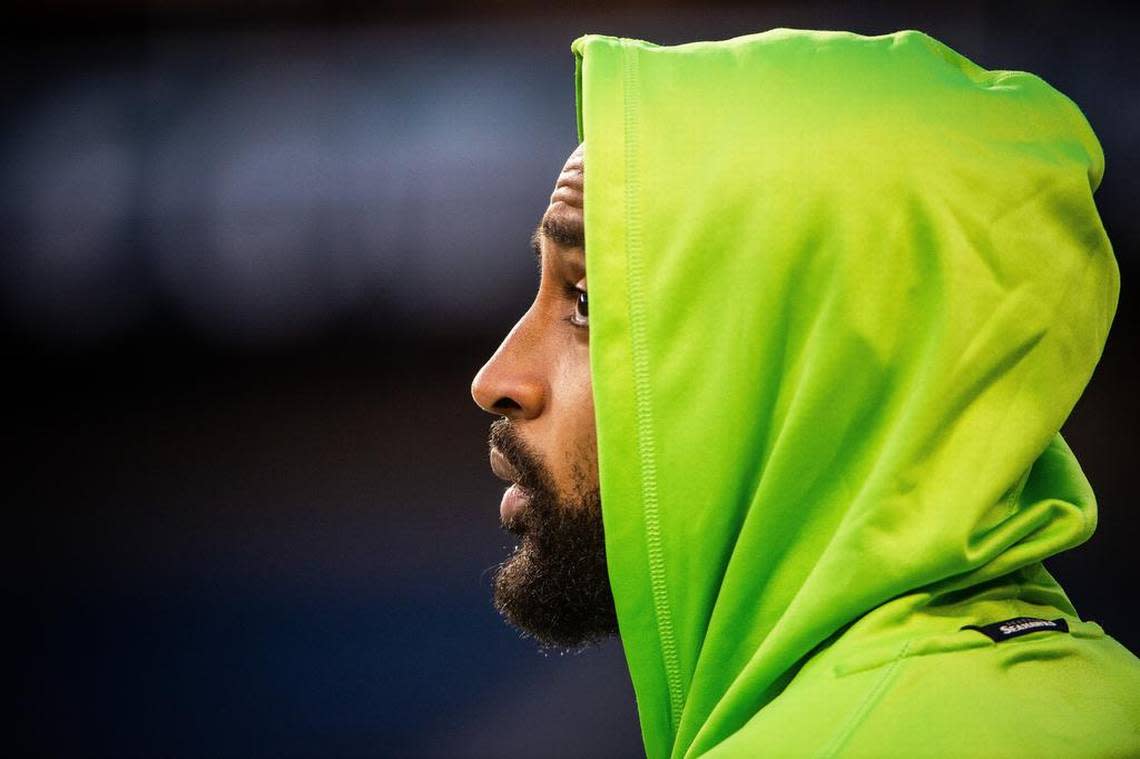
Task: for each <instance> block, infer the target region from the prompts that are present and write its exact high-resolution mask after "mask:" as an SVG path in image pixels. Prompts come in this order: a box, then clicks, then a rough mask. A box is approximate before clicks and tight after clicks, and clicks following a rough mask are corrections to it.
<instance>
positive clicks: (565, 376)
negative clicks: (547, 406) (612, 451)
mask: <svg viewBox="0 0 1140 759" xmlns="http://www.w3.org/2000/svg"><path fill="white" fill-rule="evenodd" d="M559 364H560V365H559V372H558V385H557V388H556V389H554V392H555V393H557V394H558V395H559V396H560V401H559V403H558V404H557V405H558V416H559V422H558V428H559V429H558V437H559V438H560V440H559V446H558V447H559V448H560V449H561V450H562V451H565V455H564V457H563V461H564V462H565V465H566V466H565V470H564V471H562V472H559V479H560V480H562V482H563V483H566V482H567V481H568V478H571V477H573V478H574V479H576V480H581V479H582V477H583V475H587V476H588V477H587V479H588V480H589V481H590V482H588V483H587V484H592V481H594V480H596V476H597V475H596V472H597V463H596V461H597V433H596V430H595V427H594V393H593V387H592V384H591V381H590V359H589V351H588V346H587V345H586V344H585V341H583V342H582V344H581V345H575V346H573V347H570V346H567V349H566V351H565V352H564V353H563V354H562V360H561V361H560V362H559ZM558 465H559V468H562V466H563V462H558ZM575 470H576V471H575ZM579 484H581V483H579Z"/></svg>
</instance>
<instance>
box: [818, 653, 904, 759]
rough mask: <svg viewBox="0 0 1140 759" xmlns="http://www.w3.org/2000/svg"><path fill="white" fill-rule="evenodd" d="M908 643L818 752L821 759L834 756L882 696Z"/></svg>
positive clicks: (897, 667)
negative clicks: (833, 735)
mask: <svg viewBox="0 0 1140 759" xmlns="http://www.w3.org/2000/svg"><path fill="white" fill-rule="evenodd" d="M910 644H911V641H909V640H908V641H907V642H906V643H905V644H904V645H903V647H902V648H901V649H899V652H898V653H897V654H896V655H895V658H894V661H892V662H891V664H890V666H889V667H887V669H886V671H885V672H883V674H882V676H881V677H880V678H879V679H878V680H877V681H876V682H875V685H874V686H873V687H872V688H871V690H870V691H868V692H867V696H866V697H865V698H864V699H863V702H862V703H861V704H859V708H857V709H856V710H855V711H854V712H853V713H852V714H851V717H850V718H849V719H848V720H847V722H846V724H844V726H843V728H842V729H841V730H840V731H839V733H837V734H836V736H835V738H833V739H832V741H831V743H830V744H828V746H827V748H825V749H824V750H823V752H822V753H821V754H820V757H821V759H827V758H828V757H833V756H835V755H836V754H837V752H838V751H839V750H840V749H841V748H843V746H844V745H845V744H846V743H847V742H848V741H849V740H850V739H851V736H852V735H853V734H854V732H855V729H856V728H857V727H858V726H859V725H860V723H862V721H863V718H864V717H866V716H867V713H868V712H870V711H871V709H872V708H873V707H874V706H875V705H876V704H877V703H878V702H879V699H880V698H881V697H882V695H883V692H884V691H885V690H886V689H887V685H889V684H890V682H891V681H892V680H894V676H895V673H896V672H897V671H898V669H899V666H900V665H901V664H902V662H903V660H905V659H906V658H907V652H908V651H909V650H910Z"/></svg>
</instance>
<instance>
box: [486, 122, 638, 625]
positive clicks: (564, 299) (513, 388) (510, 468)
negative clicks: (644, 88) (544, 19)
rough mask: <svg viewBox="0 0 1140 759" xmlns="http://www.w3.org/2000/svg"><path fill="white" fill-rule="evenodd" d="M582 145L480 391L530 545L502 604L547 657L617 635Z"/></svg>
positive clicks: (499, 599)
mask: <svg viewBox="0 0 1140 759" xmlns="http://www.w3.org/2000/svg"><path fill="white" fill-rule="evenodd" d="M583 229H584V216H583V146H581V145H579V146H578V148H577V149H576V150H575V151H574V152H573V153H572V154H571V155H570V157H569V158H568V159H567V161H566V164H565V166H564V167H563V169H562V172H561V173H560V175H559V177H558V180H557V182H556V184H555V188H554V192H553V193H552V194H551V196H550V204H549V206H548V207H547V209H546V212H545V213H544V214H543V216H542V220H541V222H540V223H539V225H538V229H537V230H536V231H535V234H534V238H533V241H532V242H533V243H534V248H535V253H536V255H538V257H539V261H540V266H541V272H542V273H541V279H540V281H539V286H538V293H537V295H536V296H535V299H534V302H533V303H532V304H531V306H530V308H529V309H528V310H527V311H526V313H525V314H523V316H522V318H521V319H519V321H518V323H517V324H515V326H514V327H513V328H512V329H511V331H510V332H509V333H508V334H507V336H506V338H505V339H504V340H503V342H502V344H501V345H500V346H499V348H498V350H496V351H495V353H494V355H492V356H491V358H490V359H489V360H488V361H487V363H486V364H485V365H484V366H483V368H482V369H480V370H479V373H478V374H477V375H476V376H475V379H474V381H473V382H472V384H471V395H472V397H473V398H474V399H475V402H476V403H477V404H478V405H479V407H480V408H482V409H483V410H484V411H487V412H488V413H490V414H493V415H495V416H498V417H500V418H499V419H498V420H497V421H496V422H495V423H494V424H492V426H491V434H490V441H489V442H490V445H491V464H492V469H493V470H494V471H495V473H496V474H497V475H498V476H500V477H501V478H502V479H504V480H506V481H508V482H511V483H512V488H510V489H509V490H511V491H515V495H514V496H508V498H506V499H505V500H504V503H503V505H502V509H501V518H502V520H503V526H504V527H506V528H507V529H508V530H510V531H511V532H513V533H515V534H516V535H518V536H519V537H520V538H521V539H522V541H521V543H520V545H519V546H518V547H517V548H516V549H515V552H514V553H513V554H511V556H510V557H508V559H507V560H506V561H505V562H504V563H503V564H502V565H501V566H500V567H499V568H498V570H497V571H496V574H495V590H494V596H495V605H496V607H497V608H498V609H499V611H500V612H501V613H502V614H503V615H504V616H505V617H506V619H507V620H508V621H509V622H510V623H511V624H513V625H515V626H516V627H518V628H519V629H520V630H522V631H523V632H524V633H526V634H528V635H532V636H533V637H535V638H536V639H537V640H538V641H539V642H540V643H541V644H543V645H544V646H549V647H559V648H574V647H577V646H580V645H583V644H586V643H590V642H593V641H596V640H599V639H601V638H604V637H606V636H608V635H610V634H613V633H614V632H616V630H617V621H616V617H615V614H614V608H613V597H612V595H611V592H610V586H609V578H608V575H607V572H606V560H605V544H604V535H603V532H602V516H601V499H600V492H599V487H598V459H597V436H596V431H595V426H594V399H593V389H592V385H591V379H590V353H589V305H588V300H587V295H586V251H585V244H584V235H583Z"/></svg>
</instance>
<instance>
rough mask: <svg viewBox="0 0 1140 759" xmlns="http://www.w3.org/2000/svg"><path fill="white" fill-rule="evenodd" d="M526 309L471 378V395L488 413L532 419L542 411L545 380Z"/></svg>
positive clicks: (538, 349) (544, 398)
mask: <svg viewBox="0 0 1140 759" xmlns="http://www.w3.org/2000/svg"><path fill="white" fill-rule="evenodd" d="M530 313H531V312H529V311H528V312H527V315H524V316H523V318H522V319H520V320H519V321H518V323H517V324H515V326H514V327H513V328H512V329H511V331H510V332H509V333H507V336H506V338H504V339H503V342H502V344H501V345H499V348H498V350H496V351H495V353H494V354H493V355H492V356H491V358H489V359H488V360H487V363H485V364H484V365H483V368H482V369H480V370H479V372H478V373H477V374H476V375H475V379H474V380H472V381H471V397H472V398H473V399H474V400H475V403H476V404H477V405H478V406H479V408H481V409H483V410H484V411H486V412H487V413H488V414H494V415H496V416H506V417H509V418H511V419H515V420H520V419H533V418H535V417H537V416H538V415H540V414H541V413H542V409H543V406H544V404H545V402H546V397H547V392H548V388H547V380H546V374H545V372H544V367H543V363H544V362H543V359H542V353H541V350H540V346H539V344H538V340H537V336H536V335H535V334H533V331H532V330H530V329H528V324H527V319H528V316H529V315H530Z"/></svg>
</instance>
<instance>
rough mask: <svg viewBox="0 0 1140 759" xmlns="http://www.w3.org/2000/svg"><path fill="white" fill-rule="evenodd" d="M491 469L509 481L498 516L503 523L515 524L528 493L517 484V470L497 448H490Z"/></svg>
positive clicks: (526, 500) (525, 502) (528, 495)
mask: <svg viewBox="0 0 1140 759" xmlns="http://www.w3.org/2000/svg"><path fill="white" fill-rule="evenodd" d="M491 471H492V472H494V473H495V476H496V477H498V478H499V479H501V480H503V481H505V482H509V483H511V486H510V487H509V488H507V490H506V492H504V493H503V500H502V503H500V504H499V517H500V519H501V520H502V522H503V524H505V525H508V526H510V525H512V524H515V520H516V518H517V516H518V514H519V512H520V511H522V509H523V508H524V507H525V506H526V504H527V503H528V502H529V500H530V494H529V493H527V491H526V489H525V488H524V487H523V486H522V485H520V484H519V482H518V481H519V473H518V470H517V469H515V468H514V467H513V466H511V462H509V461H507V457H506V456H504V455H503V452H502V451H500V450H499V449H498V448H492V449H491Z"/></svg>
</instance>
